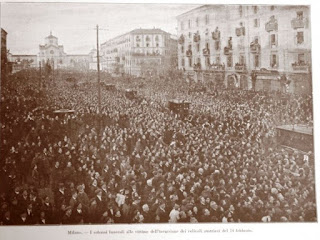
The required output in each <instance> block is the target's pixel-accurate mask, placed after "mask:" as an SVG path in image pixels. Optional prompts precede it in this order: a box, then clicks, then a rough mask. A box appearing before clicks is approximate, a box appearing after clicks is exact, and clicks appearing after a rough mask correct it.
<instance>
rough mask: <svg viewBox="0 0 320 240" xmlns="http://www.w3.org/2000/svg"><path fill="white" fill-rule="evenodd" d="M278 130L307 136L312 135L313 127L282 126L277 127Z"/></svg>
mask: <svg viewBox="0 0 320 240" xmlns="http://www.w3.org/2000/svg"><path fill="white" fill-rule="evenodd" d="M277 128H278V129H280V130H285V131H292V132H296V133H302V134H308V135H313V127H309V126H306V125H294V128H293V125H282V126H278V127H277Z"/></svg>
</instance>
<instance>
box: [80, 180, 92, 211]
mask: <svg viewBox="0 0 320 240" xmlns="http://www.w3.org/2000/svg"><path fill="white" fill-rule="evenodd" d="M84 189H85V187H84V184H81V185H79V186H78V187H77V190H78V196H77V200H78V202H79V203H82V207H83V209H87V208H88V207H89V197H88V195H87V194H86V193H85V191H84Z"/></svg>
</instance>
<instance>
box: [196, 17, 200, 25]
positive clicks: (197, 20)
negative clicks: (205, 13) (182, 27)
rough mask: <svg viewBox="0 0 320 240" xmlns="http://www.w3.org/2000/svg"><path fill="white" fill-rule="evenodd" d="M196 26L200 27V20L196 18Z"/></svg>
mask: <svg viewBox="0 0 320 240" xmlns="http://www.w3.org/2000/svg"><path fill="white" fill-rule="evenodd" d="M196 26H197V27H199V18H196Z"/></svg>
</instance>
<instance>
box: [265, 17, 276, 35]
mask: <svg viewBox="0 0 320 240" xmlns="http://www.w3.org/2000/svg"><path fill="white" fill-rule="evenodd" d="M277 30H278V22H277V21H276V20H273V21H269V22H267V23H266V31H267V32H271V31H277Z"/></svg>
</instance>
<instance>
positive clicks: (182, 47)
mask: <svg viewBox="0 0 320 240" xmlns="http://www.w3.org/2000/svg"><path fill="white" fill-rule="evenodd" d="M181 53H182V54H183V53H184V46H181Z"/></svg>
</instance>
